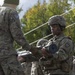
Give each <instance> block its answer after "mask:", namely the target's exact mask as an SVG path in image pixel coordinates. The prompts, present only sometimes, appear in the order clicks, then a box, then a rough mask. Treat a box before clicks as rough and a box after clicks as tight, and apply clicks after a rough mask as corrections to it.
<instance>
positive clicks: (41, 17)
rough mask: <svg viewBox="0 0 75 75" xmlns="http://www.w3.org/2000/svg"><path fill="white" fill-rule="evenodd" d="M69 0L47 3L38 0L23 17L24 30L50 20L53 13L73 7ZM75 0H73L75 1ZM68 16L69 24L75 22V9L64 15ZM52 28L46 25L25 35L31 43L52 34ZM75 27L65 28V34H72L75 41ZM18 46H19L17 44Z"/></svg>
mask: <svg viewBox="0 0 75 75" xmlns="http://www.w3.org/2000/svg"><path fill="white" fill-rule="evenodd" d="M68 1H69V0H49V2H48V3H46V0H44V2H43V4H41V3H40V1H39V0H38V2H37V4H36V5H34V6H33V7H32V8H30V9H29V10H28V11H27V12H26V13H25V15H24V17H23V18H22V20H21V21H22V23H23V24H25V26H23V27H22V29H23V32H24V33H26V32H28V31H30V30H32V29H34V28H36V27H38V26H40V25H41V24H44V23H46V22H47V21H48V19H49V18H50V17H51V16H53V15H61V14H62V13H65V12H67V11H68V10H69V9H70V8H71V4H70V3H69V2H68ZM74 1H75V0H72V2H73V3H74ZM63 16H64V17H65V18H66V22H67V23H66V24H67V26H68V25H70V24H72V23H74V22H75V9H74V10H72V11H71V12H70V13H68V14H66V15H63ZM50 33H51V32H50V28H49V27H48V25H45V26H43V27H41V28H39V29H37V30H35V31H33V32H31V33H29V34H27V35H26V36H25V37H26V39H27V40H28V41H29V43H31V42H33V41H35V40H37V39H40V38H42V37H44V36H46V35H48V34H50ZM74 33H75V27H74V26H73V27H71V28H68V29H66V30H65V34H66V35H67V36H71V37H72V39H73V40H74V42H75V39H74V38H75V34H74ZM17 47H18V46H17Z"/></svg>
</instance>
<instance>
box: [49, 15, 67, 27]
mask: <svg viewBox="0 0 75 75" xmlns="http://www.w3.org/2000/svg"><path fill="white" fill-rule="evenodd" d="M48 25H60V26H62V27H66V21H65V19H64V17H62V16H60V15H54V16H52V17H50V18H49V20H48Z"/></svg>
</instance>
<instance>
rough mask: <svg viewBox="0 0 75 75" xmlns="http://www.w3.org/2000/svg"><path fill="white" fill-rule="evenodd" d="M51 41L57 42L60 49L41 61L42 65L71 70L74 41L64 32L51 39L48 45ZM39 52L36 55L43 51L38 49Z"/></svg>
mask: <svg viewBox="0 0 75 75" xmlns="http://www.w3.org/2000/svg"><path fill="white" fill-rule="evenodd" d="M51 43H54V44H56V46H57V48H58V50H57V52H55V53H54V54H52V55H53V57H51V58H48V61H47V60H46V61H45V62H43V61H41V62H40V63H42V64H41V65H43V66H44V67H46V68H45V69H47V70H55V69H61V70H62V71H65V72H69V71H71V69H72V65H73V53H74V45H73V41H72V40H71V39H70V38H69V37H66V36H65V35H64V34H61V35H59V36H54V37H53V38H52V39H50V40H49V42H48V44H47V45H50V44H51ZM37 53H38V54H36V56H37V57H38V55H40V53H41V52H40V50H38V52H37ZM46 65H47V66H46Z"/></svg>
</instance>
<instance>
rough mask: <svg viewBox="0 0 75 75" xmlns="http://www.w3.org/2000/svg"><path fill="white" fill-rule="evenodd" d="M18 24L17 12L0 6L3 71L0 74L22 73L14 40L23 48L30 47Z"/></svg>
mask: <svg viewBox="0 0 75 75" xmlns="http://www.w3.org/2000/svg"><path fill="white" fill-rule="evenodd" d="M20 25H21V24H20V21H19V16H18V13H17V12H16V11H15V10H14V9H12V8H10V7H0V69H1V70H0V71H3V72H4V74H0V75H24V73H22V72H23V71H22V70H21V66H20V64H19V62H18V61H17V57H16V56H17V52H16V50H15V48H14V47H13V43H14V41H16V42H17V43H18V44H19V45H21V46H22V48H23V49H26V50H29V49H30V46H29V44H28V42H27V41H26V39H25V37H24V35H23V33H22V30H21V27H20ZM2 69H3V70H2Z"/></svg>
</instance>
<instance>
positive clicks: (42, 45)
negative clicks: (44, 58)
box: [36, 39, 48, 47]
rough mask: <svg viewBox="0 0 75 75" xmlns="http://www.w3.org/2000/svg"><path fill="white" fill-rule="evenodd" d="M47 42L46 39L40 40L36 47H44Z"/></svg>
mask: <svg viewBox="0 0 75 75" xmlns="http://www.w3.org/2000/svg"><path fill="white" fill-rule="evenodd" d="M47 42H48V40H47V39H40V40H39V41H38V42H37V44H36V47H44V46H45V45H46V44H47Z"/></svg>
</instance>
